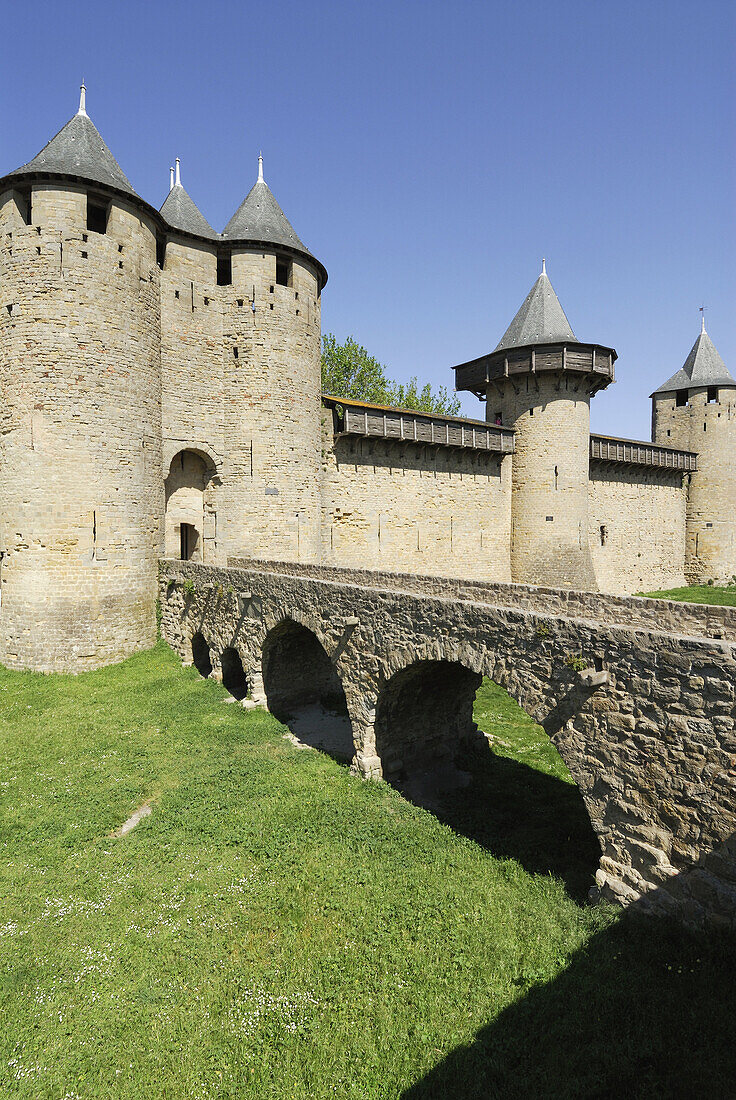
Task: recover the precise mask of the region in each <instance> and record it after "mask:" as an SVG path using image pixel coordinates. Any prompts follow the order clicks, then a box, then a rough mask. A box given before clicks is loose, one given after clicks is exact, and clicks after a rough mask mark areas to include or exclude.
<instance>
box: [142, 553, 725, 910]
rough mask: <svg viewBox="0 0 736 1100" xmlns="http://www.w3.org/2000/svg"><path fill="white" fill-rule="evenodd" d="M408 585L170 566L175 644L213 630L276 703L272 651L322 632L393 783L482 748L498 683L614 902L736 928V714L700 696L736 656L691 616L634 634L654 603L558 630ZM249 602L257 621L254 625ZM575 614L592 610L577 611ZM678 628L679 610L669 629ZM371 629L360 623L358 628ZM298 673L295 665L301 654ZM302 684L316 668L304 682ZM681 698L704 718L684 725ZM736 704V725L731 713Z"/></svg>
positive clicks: (489, 602) (438, 589)
mask: <svg viewBox="0 0 736 1100" xmlns="http://www.w3.org/2000/svg"><path fill="white" fill-rule="evenodd" d="M185 580H186V581H191V582H192V584H193V586H194V590H193V591H191V592H188V591H187V590H185V588H184V581H185ZM402 581H403V578H401V577H398V576H395V577H393V578H391V577H390V575H387V574H367V573H360V572H358V571H355V572H351V571H349V570H340V571H337V570H334V569H332V570H331V569H318V568H316V567H306V566H301V567H300V566H298V565H292V566H286V565H278V564H276V565H273V566H271V565H270V564H269V563H260V564H255V563H253V564H251V566H250V567H249V568H242V567H232V568H227V569H225V568H216V567H207V566H202V565H196V564H193V563H180V562H163V563H162V565H161V589H160V591H161V602H162V629H163V632H164V636H165V637H166V638H167V640H168V641H169V642H170V644H171V645H173V646H174V647H175V648H176V649H177V650H178V651H179V653H180V654H181V656H182V659H184V660H188V659H189V658H190V657H191V638H192V636H193V635H194V634H195V633H196V632H201V633H202V634H203V635H204V637H205V639H206V641H207V643H208V645H209V647H210V650H211V657H212V663H213V665H214V666H215V669H217V667H218V665H219V660H220V655H221V654H222V652H223V651H224V650H225V649H226V648H227V647H231V646H232V647H235V648H236V649H237V651H238V653H239V654H240V656H241V658H242V661H243V666H244V668H245V670H246V673H247V675H248V678H249V680H250V682H251V683H253V684H254V687H255V690H254V695H255V696H256V697H258V698H260V699H264V700H265V697H266V692H265V690H264V680H263V664H262V654H263V651H264V646H265V647H266V649H267V650H268V648H269V646H270V644H271V642H270V639H271V638H272V637H273V632H274V630H275V629H276V628H280V627H281V625H282V624H283V623H284V622H285V621H289V620H290V621H292V622H293V623H296V624H300V625H301V626H302V627H305V628H307V630H308V631H311V632H312V634H313V635H314V637H315V638H316V639H317V641H318V642H319V646H320V647H322V649H323V650H324V652H325V653H326V654H327V656H328V657H329V658H330V660H331V662H332V666H333V669H334V672H335V674H336V675H337V677H338V678H339V681H340V683H341V685H342V689H343V690H344V694H345V701H346V705H347V710H348V713H349V716H350V720H351V723H352V729H353V738H354V745H355V757H354V766H355V767H356V768H357V769H358V770H359V771H360V772H361V773H362V774H364V775H366V776H370V775H381V774H382V770H383V769H384V768H386V769H387V771H388V772H392V773H394V772H395V771H396V770H397V769H401V767H402V766H404V763H405V760H406V756H407V753H409V754H412V753H414V754H416V753H418V752H422V751H428V750H429V749H432V751H433V752H435V757H436V756H437V752H438V751H439V752H441V750H442V737H443V736H445V737H447V738H449V739H453V738H455V739H457V738H462V737H472V736H473V733H474V726H473V723H472V709H468V707H469V706H470V707H471V708H472V698H473V694H474V692H475V685H476V684H477V682H478V680H477V677H478V676H479V675H487V676H490V677H491V678H493V679H494V680H496V681H497V682H498V683H500V684H501V685H502V686H503V687H505V688H506V689H507V690H508V691H509V692H510V694H511V695H512V696H513V697H514V698H515V699H516V700H517V702H519V704H520V705H521V706H522V707H523V708H524V709H525V710H526V711H527V713H529V714H530V715H531V716H532V717H533V718H534V719H535V720H536V721H537V722H539V723H540V724H541V725H542V726H543V727H544V729H545V730H546V731H547V733H548V734H549V736H550V737H551V738H552V741H553V742H554V744H555V745H556V747H557V748H558V750H559V752H560V754H561V755H562V758H563V759H564V761H565V763H566V764H567V766H568V768H569V770H570V772H571V774H572V776H573V778H574V779H575V781H576V783H577V784H578V786H579V787H580V790H581V792H582V794H583V798H584V800H585V804H586V807H587V809H588V813H589V815H590V819H591V823H592V825H593V828H594V830H595V831H596V833H597V835H598V837H599V840H600V843H601V864H600V870H599V873H598V876H597V882H598V885H599V887H600V889H601V891H602V893H603V895H604V896H607V897H611V898H614V899H616V900H619V901H621V902H623V903H629V902H632V901H634V900H636V899H643V901H644V902H645V904H646V906H648V907H650V908H653V909H656V910H657V911H659V912H675V913H677V914H678V915H679V916H680V917H681V918H683V919H686V920H687V921H688V922H689V923H690V924H697V925H702V924H703V923H705V922H706V921H707V920H708V919H710V916H711V914H715V915H716V917H717V919H718V920H719V921H720V922H723V921H726V923H728V922H730V924H731V926H732V927H735V928H736V851H734V839H733V838H734V835H735V834H736V798H735V797H734V795H735V793H736V769H735V768H734V763H735V761H734V754H733V735H732V733H731V732H730V728H731V727H729V729H728V730H723V729H719V727H718V725H717V721H716V718H717V717H719V716H720V714H721V711H722V710H723V705H724V704H723V700H721V699H712V698H709V697H708V695H707V693H705V692H704V693H703V694H698V693H697V692H695V691H693V686H692V681H693V679H694V678H698V677H700V678H701V679H702V680H703V682H704V683H706V682H707V681H708V679H709V678H711V679H712V678H713V677H714V676H716V677H717V679H718V681H719V682H721V683H723V684H730V683H732V682H733V680H734V677H736V647H734V646H725V647H724V646H723V645H722V643H721V642H720V641H719V642H714V640H713V639H712V638H708V637H707V636H702V637H686V636H683V635H684V634H685V630H686V629H689V630H692V631H693V632H694V633H696V632H697V624H696V622H695V614H694V612H693V609H692V608H690V609H686V610H685V613H684V616H683V624H682V627H683V629H682V630H681V631H680V632H679V634H680V636H676V635H674V634H671V633H667V632H665V631H664V630H662V629H660V630H659V631H656V630H654V629H652V630H650V631H649V632H644V631H643V630H642V629H640V628H638V629H632V626H631V618H632V614H633V615H634V617H636V615H637V614H639V615H640V616H641V617H642V619H647V618H648V617H650V616H651V615H652V612H651V611H650V608H651V606H652V605H648V604H647V603H646V601H641V600H628V601H623V600H622V601H618V602H617V601H611V602H610V603H609V604H608V607H607V611H608V614H607V616H606V618H607V623H606V627H605V628H604V629H602V628H601V627H600V625H599V623H598V622H596V621H595V620H594V619H593V618H592V617H591V618H580V617H572V616H566V615H564V614H557V615H556V616H551V615H549V614H548V613H547V607H548V603H547V601H548V600H549V599H550V598H551V595H550V594H549V593H545V592H540V593H538V600H539V604H540V605H541V607H542V608H543V609H544V611H543V613H541V614H540V613H539V612H538V611H536V610H534V609H533V608H532V607H529V608H517V609H512V608H511V607H508V606H499V605H498V604H497V603H494V600H493V597H494V595H495V594H496V593H497V592H500V593H501V594H503V591H504V586H492V585H489V586H483V585H463V584H462V582H453V581H445V580H443V579H442V578H437V579H435V578H412V583H411V584H408V585H403V583H402ZM371 582H372V583H371ZM189 587H190V586H189V585H187V588H189ZM509 587H512V586H509ZM468 589H469V590H470V591H471V592H472V596H471V595H470V594H468ZM244 593H249V596H248V600H247V602H248V606H249V607H252V608H253V614H251V615H244V614H243V611H242V601H243V599H244V596H243V594H244ZM482 595H485V597H486V598H485V599H482V598H480V597H481V596H482ZM558 596H559V594H558ZM473 597H474V598H473ZM598 599H599V600H600V599H601V597H598ZM528 602H529V603H530V604H531V603H532V596H531V594H529V596H528ZM561 603H562V604H563V606H564V604H565V603H568V605H569V604H572V606H573V607H574V608H575V610H579V609H580V606H581V604H580V600H579V599H576V600H572V601H561ZM592 606H593V605H592V603H591V605H590V608H591V609H592ZM615 608H617V609H618V614H617V615H614V614H613V612H614V609H615ZM654 610H656V605H655V608H654ZM670 614H671V613H670V612H669V611H668V609H667V608H665V609H664V615H663V618H664V620H665V623H668V622H669V621H670ZM356 618H357V619H358V620H359V622H358V625H357V626H355V625H351V626H350V627H349V628H346V621H347V620H350V621H351V623H353V622H354V620H355V619H356ZM542 625H543V626H544V628H545V629H544V631H543V632H542V633H541V634H540V627H541V626H542ZM705 626H706V623H705V622H704V623H702V624H700V629H702V630H703V632H704V631H705ZM571 653H572V654H582V655H585V656H587V655H589V654H596V655H597V656H598V659H599V661H600V663H601V664H602V665H603V668H604V669H605V671H606V672H607V673H608V675H609V677H610V682H609V683H606V684H602V685H600V686H595V687H593V686H591V687H586V686H585V685H583V684H582V683H581V682H580V674H579V673H578V672H577V671H576V670H575V669H574V668H572V667H570V664H569V663H568V662H567V661H566V657H568V655H569V654H571ZM661 655H665V657H664V660H662V661H660V656H661ZM291 659H292V661H294V662H295V666H296V664H297V663H298V660H299V658H298V655H297V654H296V653H294V654H292V658H291ZM435 670H436V671H435ZM453 670H454V671H453ZM425 672H429V673H430V675H429V676H425V678H424V679H422V675H423V674H424V673H425ZM660 673H662V677H663V682H666V684H667V685H668V687H667V688H662V689H661V690H660V692H659V695H660V701H659V707H658V710H657V712H656V714H657V721H656V722H653V721H652V718H651V703H650V701H649V700H648V699H647V698H646V697H639V695H638V694H637V690H636V689H637V686H638V685H640V684H642V683H651V684H658V683H659V676H660ZM282 674H283V671H282ZM294 675H295V676H297V675H300V676H303V675H305V669H304V668H297V667H295V669H294ZM320 675H322V673H320ZM412 677H414V679H412ZM412 684H414V685H415V687H412ZM683 699H687V700H689V701H690V702H691V703H692V705H693V707H694V709H695V710H696V712H697V713H696V714H694V715H690V714H688V713H687V710H685V711H684V712H683V711H682V709H680V710H678V711H677V712H674V713H673V710H672V709H671V708H675V707H678V708H682V707H683V702H682V700H683ZM727 706H728V708H729V709H728V715H727V717H728V720H729V721H733V718H734V703H733V701H732V700H731V701H729V702H728V703H727ZM397 708H398V709H397ZM387 716H388V717H387ZM423 731H424V732H423ZM425 732H426V737H425ZM706 871H707V875H706V874H705V872H706Z"/></svg>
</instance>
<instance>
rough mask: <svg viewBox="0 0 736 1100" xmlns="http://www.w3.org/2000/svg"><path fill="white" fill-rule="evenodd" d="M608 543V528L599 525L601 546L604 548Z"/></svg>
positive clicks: (603, 524)
mask: <svg viewBox="0 0 736 1100" xmlns="http://www.w3.org/2000/svg"><path fill="white" fill-rule="evenodd" d="M607 542H608V528H607V527H606V525H605V523H602V524H601V546H605V545H606V543H607Z"/></svg>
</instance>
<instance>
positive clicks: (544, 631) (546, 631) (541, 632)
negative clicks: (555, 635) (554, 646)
mask: <svg viewBox="0 0 736 1100" xmlns="http://www.w3.org/2000/svg"><path fill="white" fill-rule="evenodd" d="M534 633H535V634H536V635H537V637H538V638H549V636H550V634H551V633H552V631H551V630H550V628H549V626H548V625H547V623H538V625H537V628H536V630H535V631H534Z"/></svg>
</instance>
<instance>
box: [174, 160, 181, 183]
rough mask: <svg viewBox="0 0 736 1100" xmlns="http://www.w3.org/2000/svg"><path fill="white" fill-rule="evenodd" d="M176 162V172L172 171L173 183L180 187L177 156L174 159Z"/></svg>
mask: <svg viewBox="0 0 736 1100" xmlns="http://www.w3.org/2000/svg"><path fill="white" fill-rule="evenodd" d="M174 163H175V164H176V172H175V173H174V183H175V185H176V186H177V187H181V169H180V167H179V158H178V157H177V158H176V160H175V161H174Z"/></svg>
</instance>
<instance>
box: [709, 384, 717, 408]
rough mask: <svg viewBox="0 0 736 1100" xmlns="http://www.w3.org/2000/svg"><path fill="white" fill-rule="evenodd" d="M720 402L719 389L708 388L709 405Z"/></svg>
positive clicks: (715, 387) (714, 387)
mask: <svg viewBox="0 0 736 1100" xmlns="http://www.w3.org/2000/svg"><path fill="white" fill-rule="evenodd" d="M717 400H718V387H717V386H708V404H712V402H714V401H717Z"/></svg>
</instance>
